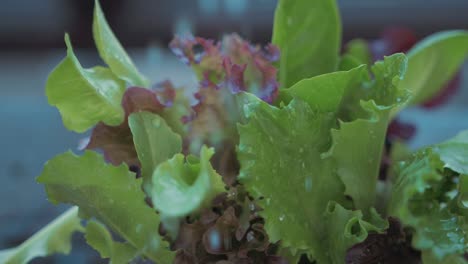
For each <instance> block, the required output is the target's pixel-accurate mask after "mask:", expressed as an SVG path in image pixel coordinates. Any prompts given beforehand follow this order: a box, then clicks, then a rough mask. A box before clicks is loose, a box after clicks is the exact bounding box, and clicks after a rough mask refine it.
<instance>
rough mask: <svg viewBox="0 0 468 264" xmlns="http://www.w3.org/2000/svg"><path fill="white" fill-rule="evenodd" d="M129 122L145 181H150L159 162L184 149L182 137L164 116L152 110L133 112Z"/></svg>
mask: <svg viewBox="0 0 468 264" xmlns="http://www.w3.org/2000/svg"><path fill="white" fill-rule="evenodd" d="M128 124H129V126H130V129H131V131H132V135H133V142H134V143H135V148H136V151H137V153H138V158H139V160H140V162H141V166H142V167H141V171H142V176H143V181H145V182H149V181H151V176H152V175H153V171H154V170H155V169H156V168H157V166H158V165H159V164H161V163H162V162H164V161H166V160H168V159H170V158H171V157H172V156H174V155H175V154H177V153H180V152H181V151H182V139H181V137H180V136H179V135H178V134H177V133H174V132H173V131H172V129H171V128H170V127H169V126H168V125H167V123H166V121H164V119H163V118H162V117H160V116H158V115H156V114H153V113H150V112H137V113H133V114H131V115H130V117H129V119H128Z"/></svg>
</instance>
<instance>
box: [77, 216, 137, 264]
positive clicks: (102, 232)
mask: <svg viewBox="0 0 468 264" xmlns="http://www.w3.org/2000/svg"><path fill="white" fill-rule="evenodd" d="M85 238H86V242H87V243H88V244H89V245H90V246H92V247H93V248H94V249H95V250H97V251H98V252H99V254H100V255H101V257H102V258H110V264H127V263H130V261H131V260H132V259H134V258H135V257H136V256H137V255H138V252H137V249H136V248H135V247H133V246H132V245H130V243H128V242H115V241H114V239H113V238H112V235H111V233H110V232H109V231H108V230H107V228H106V227H105V226H104V225H103V224H101V223H99V222H97V221H95V220H90V221H89V222H88V224H87V225H86V234H85Z"/></svg>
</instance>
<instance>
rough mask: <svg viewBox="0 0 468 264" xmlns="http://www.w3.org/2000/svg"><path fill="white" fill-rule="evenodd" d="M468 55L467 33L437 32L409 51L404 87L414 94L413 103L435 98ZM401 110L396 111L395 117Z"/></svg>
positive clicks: (456, 31) (460, 31) (402, 84)
mask: <svg viewBox="0 0 468 264" xmlns="http://www.w3.org/2000/svg"><path fill="white" fill-rule="evenodd" d="M467 55H468V31H462V30H455V31H446V32H440V33H436V34H434V35H431V36H429V37H427V38H426V39H424V40H422V41H421V42H419V43H418V44H417V45H416V46H414V47H413V48H412V49H411V50H410V51H409V52H408V71H407V73H406V76H405V78H404V80H403V82H402V83H401V86H402V87H403V88H405V89H408V90H410V91H411V92H412V94H413V98H412V100H411V102H410V103H411V104H420V103H423V102H425V101H427V100H428V99H431V98H432V97H433V96H434V95H436V94H437V93H438V92H439V91H440V89H442V88H443V87H444V84H446V83H447V82H448V81H449V80H450V79H451V78H452V77H453V76H454V74H455V73H456V72H457V70H458V69H459V68H460V66H461V65H462V64H463V62H464V61H465V59H466V57H467ZM399 110H401V107H400V108H399V109H397V110H395V111H393V115H395V114H396V113H397V112H398V111H399Z"/></svg>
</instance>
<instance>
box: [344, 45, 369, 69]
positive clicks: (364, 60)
mask: <svg viewBox="0 0 468 264" xmlns="http://www.w3.org/2000/svg"><path fill="white" fill-rule="evenodd" d="M345 54H346V55H350V56H353V57H354V58H355V59H356V60H357V61H358V62H359V64H367V65H370V64H372V61H373V59H372V53H371V51H370V49H369V44H368V43H367V41H365V40H363V39H353V40H351V41H350V42H349V43H348V44H346V48H345Z"/></svg>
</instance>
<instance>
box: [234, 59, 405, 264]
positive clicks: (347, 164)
mask: <svg viewBox="0 0 468 264" xmlns="http://www.w3.org/2000/svg"><path fill="white" fill-rule="evenodd" d="M405 66H406V58H405V56H404V55H403V54H397V55H394V56H391V57H388V58H386V59H385V60H384V61H383V62H378V63H377V64H376V65H374V66H373V67H372V73H373V76H374V78H372V79H371V77H370V76H369V75H368V74H367V73H366V67H364V66H363V67H359V68H357V69H353V70H351V71H348V72H340V73H332V74H326V75H322V76H316V77H313V78H310V79H307V80H303V81H300V82H298V83H297V84H296V85H294V86H293V87H291V88H290V89H285V90H283V91H282V93H286V94H287V95H288V96H290V97H292V98H293V99H292V100H291V101H290V102H289V104H288V105H286V106H284V103H283V104H281V106H280V107H279V108H278V107H275V106H270V105H268V104H266V103H264V102H262V101H261V100H259V99H258V98H256V97H255V96H253V95H249V94H243V95H242V96H240V99H239V102H240V103H241V104H242V107H241V108H242V110H243V115H244V117H245V118H246V119H247V120H248V122H247V124H244V125H239V126H238V130H239V134H240V143H239V147H238V157H239V161H240V164H241V171H240V175H239V180H240V181H241V182H242V183H243V184H244V185H245V186H246V188H247V189H248V191H249V193H251V194H252V195H253V196H254V197H255V198H257V199H259V201H258V203H259V205H260V206H261V207H262V208H264V211H262V212H261V213H260V214H261V215H262V216H263V217H265V219H266V223H265V228H266V230H267V231H268V234H269V235H270V239H271V241H272V242H275V241H278V240H281V245H282V247H285V248H290V249H291V250H292V251H302V252H303V251H305V252H306V253H307V254H308V255H310V256H312V258H314V259H316V260H317V261H318V262H319V263H342V260H343V259H344V255H345V251H346V249H347V248H346V247H347V246H350V245H351V244H352V243H351V242H350V241H351V240H346V239H344V238H340V236H338V237H337V238H336V239H338V241H335V242H331V244H333V245H327V246H324V245H323V243H322V241H324V240H326V239H331V238H327V234H328V233H330V232H332V231H333V230H344V225H345V224H346V223H347V222H346V221H345V220H343V219H341V218H340V219H341V220H340V221H339V222H338V223H337V225H336V226H334V225H332V226H327V222H333V221H332V219H331V220H330V221H323V217H324V214H325V212H326V208H327V207H326V206H327V204H328V203H329V202H331V201H334V202H336V203H338V204H339V205H341V206H342V207H343V210H350V213H348V214H344V215H346V216H347V217H348V220H349V219H353V218H354V217H356V216H357V215H359V217H361V218H362V221H368V222H369V223H372V224H368V225H365V228H363V230H367V231H369V230H373V231H381V230H383V228H384V226H385V224H383V223H384V222H385V221H383V220H382V219H380V220H377V219H378V217H375V215H376V214H375V210H374V209H372V206H373V205H374V201H375V188H376V182H377V177H378V168H379V164H380V156H381V152H382V148H383V142H384V137H385V133H386V128H387V125H388V122H389V112H390V110H391V109H392V108H393V107H395V106H397V105H399V104H400V103H404V102H405V100H406V99H407V94H406V92H405V91H403V90H402V89H400V88H398V82H399V80H401V77H402V75H403V74H404V70H405ZM334 84H337V85H336V86H335V85H334ZM327 89H335V91H328V90H327ZM290 90H291V91H290ZM317 90H323V91H326V92H323V93H320V92H317ZM321 96H323V97H325V96H326V97H327V98H326V100H323V101H321V99H322V97H321ZM286 101H287V100H286ZM351 110H352V111H353V112H354V114H350V113H349V111H351ZM337 119H338V120H337ZM339 119H343V120H344V121H339ZM350 149H353V155H351V156H350V153H349V150H350ZM285 193H294V194H295V195H294V196H289V195H283V194H285ZM346 195H348V196H349V198H351V199H350V200H348V199H347V198H346ZM260 198H261V199H260ZM298 201H304V202H305V201H307V202H306V203H305V204H301V203H298ZM351 208H354V209H360V210H363V211H362V212H360V211H359V210H356V211H352V210H351ZM362 215H363V216H362ZM345 218H346V217H345ZM350 221H351V220H350ZM367 231H366V232H367ZM340 232H341V231H340ZM363 232H364V231H363ZM366 234H367V233H366ZM343 236H344V234H343ZM348 237H349V234H348ZM340 239H344V240H346V241H348V242H346V243H342V240H340ZM364 239H365V236H363V237H359V239H354V240H352V241H354V242H357V241H362V240H364ZM338 242H339V243H338ZM340 243H341V244H340ZM293 253H294V252H293ZM293 255H294V254H293ZM340 259H341V260H340Z"/></svg>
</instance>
